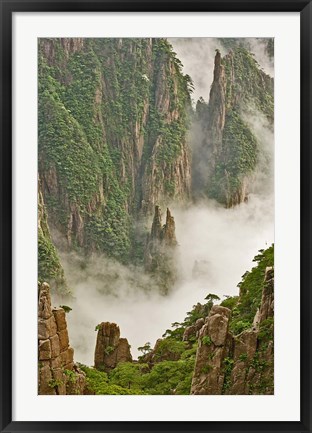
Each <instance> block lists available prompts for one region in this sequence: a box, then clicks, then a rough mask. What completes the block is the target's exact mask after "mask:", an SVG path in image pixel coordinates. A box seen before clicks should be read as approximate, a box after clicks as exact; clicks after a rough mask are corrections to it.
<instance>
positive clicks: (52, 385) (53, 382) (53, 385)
mask: <svg viewBox="0 0 312 433" xmlns="http://www.w3.org/2000/svg"><path fill="white" fill-rule="evenodd" d="M63 384H64V382H63V381H62V380H60V379H51V380H50V381H49V383H48V386H49V387H50V388H57V387H58V386H62V385H63Z"/></svg>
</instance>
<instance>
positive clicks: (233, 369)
mask: <svg viewBox="0 0 312 433" xmlns="http://www.w3.org/2000/svg"><path fill="white" fill-rule="evenodd" d="M230 317H231V311H230V310H229V309H228V308H225V307H221V306H214V307H212V309H211V311H210V313H209V315H208V317H207V318H206V320H205V324H204V325H202V327H201V328H200V331H199V338H198V349H197V354H196V362H195V369H194V375H193V380H192V387H191V394H214V395H219V394H232V395H240V394H273V393H274V348H273V330H272V328H271V323H272V319H273V317H274V277H273V268H271V267H268V268H267V269H266V272H265V278H264V283H263V289H262V299H261V305H260V308H259V310H258V312H257V314H256V316H255V320H254V324H253V328H252V329H250V330H247V331H244V332H242V333H241V334H239V335H238V336H233V335H232V334H231V332H229V320H230Z"/></svg>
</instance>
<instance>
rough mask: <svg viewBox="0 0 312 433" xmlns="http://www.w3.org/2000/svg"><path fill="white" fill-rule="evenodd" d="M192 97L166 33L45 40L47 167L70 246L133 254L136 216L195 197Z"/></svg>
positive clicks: (42, 87)
mask: <svg viewBox="0 0 312 433" xmlns="http://www.w3.org/2000/svg"><path fill="white" fill-rule="evenodd" d="M189 107H190V79H189V77H188V76H184V75H183V74H182V72H181V64H180V62H179V61H178V60H177V59H176V58H175V55H174V53H173V51H172V49H171V46H170V44H169V43H168V42H166V40H164V39H131V38H130V39H128V38H127V39H107V38H106V39H92V38H88V39H81V38H74V39H66V38H65V39H40V40H39V137H38V139H39V175H40V179H41V183H42V195H43V198H44V201H45V203H46V206H47V212H48V216H49V223H50V225H51V227H53V228H54V229H55V228H56V229H58V231H59V232H60V233H61V234H62V235H63V236H64V238H66V240H67V243H68V246H69V248H73V247H78V248H83V249H84V250H86V251H88V252H90V251H101V252H105V253H106V254H108V255H110V256H114V257H115V258H117V259H118V260H121V261H124V262H126V261H127V260H129V257H130V256H131V254H130V252H131V248H132V239H133V227H132V224H131V223H132V220H133V219H137V218H138V216H142V215H143V216H144V215H146V214H149V213H151V212H152V211H153V209H154V206H155V205H156V204H161V203H166V202H169V201H170V200H173V199H174V200H178V201H183V200H186V199H187V198H188V197H189V194H190V182H191V178H190V155H189V148H188V143H187V137H186V131H187V127H188V110H189Z"/></svg>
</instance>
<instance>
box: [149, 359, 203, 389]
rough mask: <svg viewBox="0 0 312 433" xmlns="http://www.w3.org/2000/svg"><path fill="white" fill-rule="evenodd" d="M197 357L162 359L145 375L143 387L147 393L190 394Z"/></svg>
mask: <svg viewBox="0 0 312 433" xmlns="http://www.w3.org/2000/svg"><path fill="white" fill-rule="evenodd" d="M194 363H195V357H194V356H190V357H189V358H187V359H185V360H181V359H180V360H178V361H162V362H159V363H157V364H155V365H154V367H153V368H152V370H151V372H150V373H148V374H146V375H144V377H143V385H142V386H143V387H144V391H145V393H146V394H152V395H168V394H169V395H170V394H184V395H189V393H190V389H191V381H192V374H193V370H194Z"/></svg>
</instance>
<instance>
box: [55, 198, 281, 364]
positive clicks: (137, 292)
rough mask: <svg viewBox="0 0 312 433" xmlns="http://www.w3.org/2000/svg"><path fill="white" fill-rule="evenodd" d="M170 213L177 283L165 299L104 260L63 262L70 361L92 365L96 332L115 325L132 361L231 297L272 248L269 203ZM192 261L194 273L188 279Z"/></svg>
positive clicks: (143, 279)
mask: <svg viewBox="0 0 312 433" xmlns="http://www.w3.org/2000/svg"><path fill="white" fill-rule="evenodd" d="M171 209H172V212H173V214H174V216H175V222H176V234H177V240H178V243H179V247H178V254H177V267H178V270H179V280H178V282H177V284H176V285H175V287H174V288H173V289H172V291H171V293H170V294H169V295H168V296H166V297H165V296H162V295H160V294H159V291H158V288H157V287H156V286H155V283H154V282H153V280H152V279H151V278H149V277H148V276H146V275H144V274H143V273H142V270H141V271H140V272H139V270H138V269H136V268H132V267H126V266H123V265H121V264H120V263H118V262H116V261H113V260H111V259H109V258H107V257H105V256H93V257H92V258H90V259H89V260H88V261H85V260H84V261H82V259H81V258H79V256H76V255H75V254H71V255H68V254H67V255H65V254H62V256H61V258H62V263H63V265H64V268H65V273H66V276H67V280H68V283H69V285H70V286H71V287H73V288H74V297H75V299H73V300H72V301H70V307H71V308H72V309H73V310H72V311H71V312H70V313H69V314H68V315H67V320H68V326H69V336H70V342H71V345H72V346H73V347H74V349H75V359H76V361H78V362H82V363H85V364H87V365H93V356H94V349H95V342H96V332H95V327H96V325H97V324H98V323H100V322H105V321H109V322H115V323H117V324H118V325H119V327H120V330H121V336H122V337H125V338H127V339H128V341H129V344H130V345H131V352H132V355H133V356H134V358H136V357H137V356H138V354H139V352H138V351H137V348H138V347H139V346H142V345H144V344H145V343H146V342H150V343H151V344H152V345H154V344H155V342H156V340H157V339H158V338H161V336H162V334H163V333H164V332H165V330H166V329H168V328H170V326H171V323H173V322H175V321H178V322H179V321H183V319H184V318H185V316H186V312H187V311H190V310H191V309H192V306H193V305H194V304H196V303H197V302H202V303H203V302H204V298H205V296H206V295H207V294H208V293H215V294H217V295H219V297H220V298H222V297H223V296H224V295H238V288H237V284H238V283H239V281H240V279H241V276H242V275H243V274H244V273H245V271H246V270H249V269H251V267H252V265H253V263H252V259H253V257H254V256H255V255H256V254H257V251H258V250H259V249H261V248H266V247H268V246H269V245H271V243H272V242H273V240H274V231H273V214H274V205H273V197H272V195H271V196H257V195H253V196H251V197H250V200H249V203H248V204H246V203H244V204H241V205H240V206H237V207H235V208H233V209H224V208H223V207H220V206H218V205H216V204H215V203H214V202H205V203H204V202H203V203H201V204H199V205H197V206H190V207H189V208H186V209H185V208H184V209H183V208H179V207H173V208H171ZM196 261H197V264H198V268H199V272H197V274H196V275H194V265H195V263H196Z"/></svg>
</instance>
